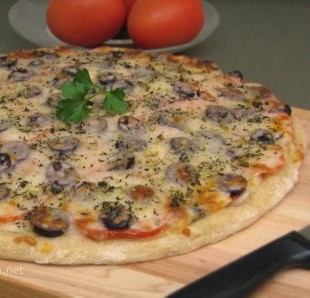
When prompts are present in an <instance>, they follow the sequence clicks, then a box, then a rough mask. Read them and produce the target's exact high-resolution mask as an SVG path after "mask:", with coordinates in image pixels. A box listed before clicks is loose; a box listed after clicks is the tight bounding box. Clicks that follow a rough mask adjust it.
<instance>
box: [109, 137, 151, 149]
mask: <svg viewBox="0 0 310 298" xmlns="http://www.w3.org/2000/svg"><path fill="white" fill-rule="evenodd" d="M146 147H147V142H146V141H144V140H142V139H139V138H137V137H134V136H131V137H124V138H119V139H118V140H117V141H116V142H115V148H116V149H117V150H119V151H131V152H139V151H143V150H145V149H146Z"/></svg>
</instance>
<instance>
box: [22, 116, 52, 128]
mask: <svg viewBox="0 0 310 298" xmlns="http://www.w3.org/2000/svg"><path fill="white" fill-rule="evenodd" d="M50 123H51V118H50V116H49V115H46V114H42V113H34V114H32V115H30V116H29V117H28V119H27V124H28V125H29V126H30V127H33V128H34V127H36V128H43V127H46V126H48V125H49V124H50Z"/></svg>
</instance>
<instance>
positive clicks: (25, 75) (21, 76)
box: [9, 68, 36, 82]
mask: <svg viewBox="0 0 310 298" xmlns="http://www.w3.org/2000/svg"><path fill="white" fill-rule="evenodd" d="M35 74H36V73H35V71H33V70H31V69H27V68H17V69H14V70H13V71H12V72H11V73H10V74H9V80H11V81H14V82H21V81H27V80H29V79H30V78H31V77H33V76H34V75H35Z"/></svg>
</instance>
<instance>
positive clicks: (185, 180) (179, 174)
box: [166, 163, 198, 186]
mask: <svg viewBox="0 0 310 298" xmlns="http://www.w3.org/2000/svg"><path fill="white" fill-rule="evenodd" d="M166 178H167V179H168V180H169V181H171V182H173V183H176V184H179V185H182V186H184V185H188V184H196V182H197V179H198V174H197V172H196V171H195V169H194V168H193V167H192V166H191V165H189V164H182V163H173V164H171V165H169V166H168V167H167V169H166Z"/></svg>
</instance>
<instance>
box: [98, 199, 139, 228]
mask: <svg viewBox="0 0 310 298" xmlns="http://www.w3.org/2000/svg"><path fill="white" fill-rule="evenodd" d="M99 219H100V220H101V222H102V223H103V224H104V226H105V227H106V228H107V229H110V230H122V229H128V228H129V227H130V225H131V224H132V221H133V216H132V213H131V211H130V210H129V209H128V208H126V207H124V206H120V205H115V204H113V203H110V202H104V203H103V212H102V213H101V214H100V216H99Z"/></svg>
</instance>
